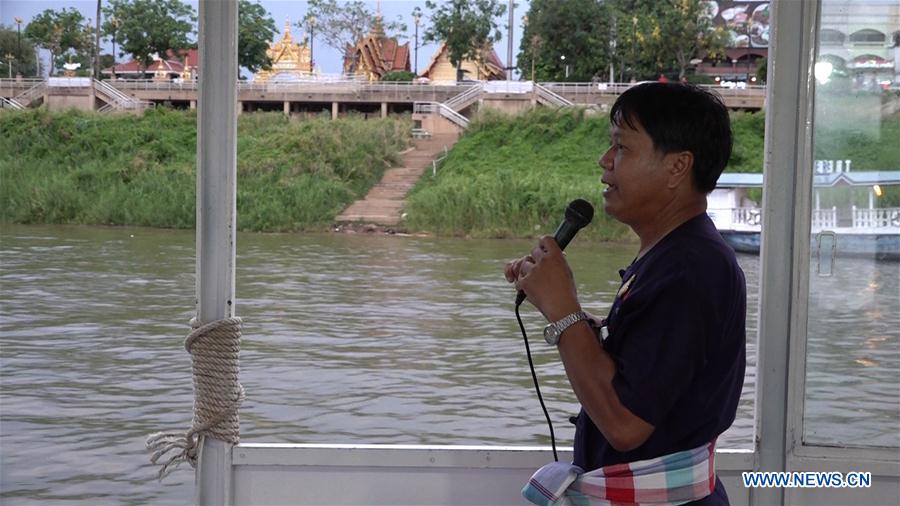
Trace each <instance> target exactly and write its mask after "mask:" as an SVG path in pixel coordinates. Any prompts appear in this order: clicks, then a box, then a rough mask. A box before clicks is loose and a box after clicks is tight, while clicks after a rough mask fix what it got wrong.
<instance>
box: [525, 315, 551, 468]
mask: <svg viewBox="0 0 900 506" xmlns="http://www.w3.org/2000/svg"><path fill="white" fill-rule="evenodd" d="M521 305H522V302H521V301H519V300H516V320H518V322H519V329H521V330H522V339H524V340H525V354H526V355H527V356H528V367H530V368H531V379H533V380H534V391H535V392H537V396H538V401H540V403H541V409H542V410H544V417H546V418H547V425H548V426H549V427H550V445H551V446H552V447H553V460H554V461H556V462H559V457H558V456H557V455H556V435H555V434H554V433H553V422H551V421H550V413H548V412H547V406H546V405H545V404H544V396H542V395H541V387H540V385H538V379H537V373H535V372H534V362H533V361H532V360H531V348H530V347H529V346H528V335H527V334H526V333H525V325H524V324H522V317H521V316H520V315H519V306H521Z"/></svg>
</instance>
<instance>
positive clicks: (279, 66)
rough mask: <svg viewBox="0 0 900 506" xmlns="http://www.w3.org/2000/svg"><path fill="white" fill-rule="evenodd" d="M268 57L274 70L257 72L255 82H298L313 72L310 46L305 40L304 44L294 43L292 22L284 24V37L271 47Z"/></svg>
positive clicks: (268, 50)
mask: <svg viewBox="0 0 900 506" xmlns="http://www.w3.org/2000/svg"><path fill="white" fill-rule="evenodd" d="M266 56H268V57H269V58H270V59H271V60H272V68H271V69H270V70H260V71H259V72H257V73H256V74H255V75H254V76H253V80H254V81H296V80H298V79H301V78H303V77H308V76H309V75H310V74H312V72H313V67H312V60H311V52H310V49H309V46H308V45H307V43H306V40H305V38H304V41H303V44H300V43H298V42H294V39H293V37H292V36H291V21H290V20H286V21H285V22H284V35H283V36H282V37H281V40H279V41H278V42H273V43H272V44H271V45H270V46H269V49H267V50H266Z"/></svg>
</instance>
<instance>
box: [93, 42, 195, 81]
mask: <svg viewBox="0 0 900 506" xmlns="http://www.w3.org/2000/svg"><path fill="white" fill-rule="evenodd" d="M199 67H200V53H199V52H198V51H197V50H196V49H181V50H178V51H172V50H169V51H168V52H166V57H165V58H154V60H153V63H151V64H150V65H148V66H147V68H143V63H142V62H140V61H139V60H131V61H128V62H125V63H119V64H117V65H115V66H113V67H107V68H105V69H103V71H102V73H103V74H107V75H111V74H113V73H115V75H116V77H126V78H131V79H145V78H152V79H159V80H169V79H176V78H179V77H180V78H183V79H192V78H194V77H196V73H197V69H198V68H199Z"/></svg>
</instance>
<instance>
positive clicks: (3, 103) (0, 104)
mask: <svg viewBox="0 0 900 506" xmlns="http://www.w3.org/2000/svg"><path fill="white" fill-rule="evenodd" d="M0 109H15V110H18V111H21V110H23V109H25V108H24V107H22V104H20V103H18V102H16V101H15V100H13V99H11V98H6V97H0Z"/></svg>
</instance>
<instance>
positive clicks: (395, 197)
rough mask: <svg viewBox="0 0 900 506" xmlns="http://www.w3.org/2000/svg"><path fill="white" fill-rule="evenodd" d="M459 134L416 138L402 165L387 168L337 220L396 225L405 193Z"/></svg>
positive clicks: (428, 169) (404, 156)
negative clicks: (367, 190)
mask: <svg viewBox="0 0 900 506" xmlns="http://www.w3.org/2000/svg"><path fill="white" fill-rule="evenodd" d="M456 139H457V136H456V135H455V134H454V135H436V136H433V137H430V138H427V139H415V140H414V141H413V149H412V150H410V151H407V152H406V153H405V154H404V155H403V160H402V163H401V164H400V167H394V168H390V169H387V170H386V171H385V172H384V176H382V178H381V181H380V182H379V183H378V184H376V185H375V186H373V187H372V189H371V190H369V193H368V194H366V196H365V198H363V199H362V200H357V201H356V202H354V203H353V204H351V205H350V207H348V208H347V209H345V210H344V212H343V213H341V214H340V215H339V216H338V217H337V221H338V222H342V223H347V222H351V223H355V224H364V225H382V226H388V227H392V226H396V225H398V224H399V223H400V214H401V213H402V211H403V205H404V204H405V203H406V201H405V198H406V194H407V193H409V190H411V189H412V187H413V186H415V184H416V181H418V180H419V177H421V176H422V174H424V173H426V172H428V173H429V174H430V173H431V162H432V160H434V159H435V158H438V157H440V156H442V155H443V154H444V148H445V147H446V149H448V150H449V149H450V147H451V146H453V144H454V143H456Z"/></svg>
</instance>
